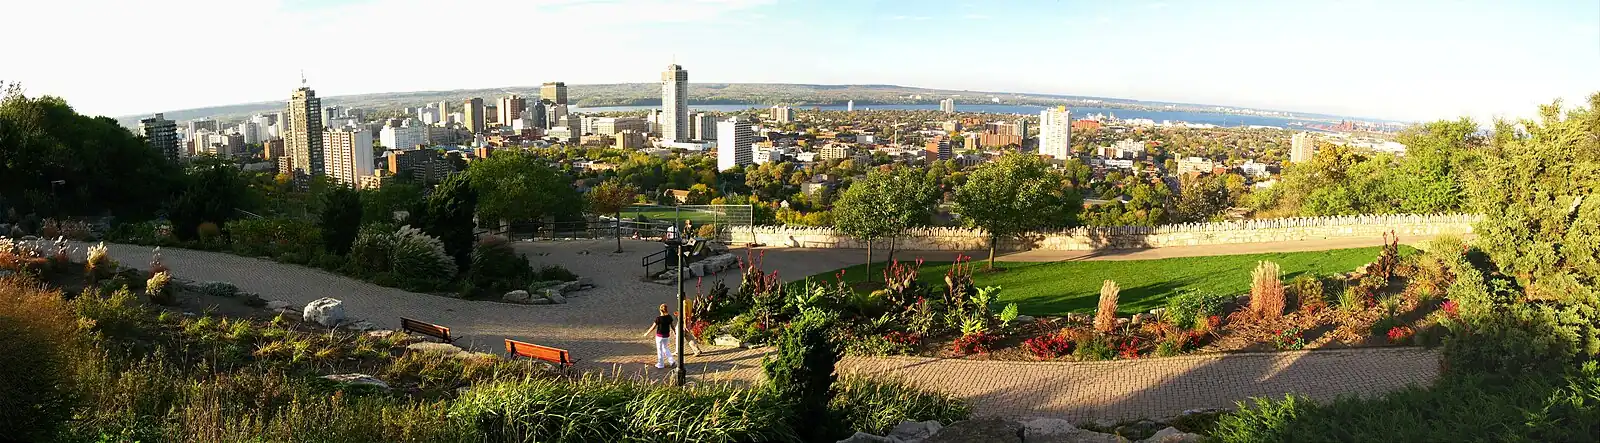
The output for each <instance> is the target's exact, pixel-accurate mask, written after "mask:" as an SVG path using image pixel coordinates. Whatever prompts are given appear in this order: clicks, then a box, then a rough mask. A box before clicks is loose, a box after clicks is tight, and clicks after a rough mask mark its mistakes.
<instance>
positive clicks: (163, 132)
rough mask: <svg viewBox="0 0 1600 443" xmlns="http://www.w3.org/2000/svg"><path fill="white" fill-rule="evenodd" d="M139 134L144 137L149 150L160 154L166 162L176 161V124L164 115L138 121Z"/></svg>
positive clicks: (158, 114)
mask: <svg viewBox="0 0 1600 443" xmlns="http://www.w3.org/2000/svg"><path fill="white" fill-rule="evenodd" d="M139 133H140V134H143V135H144V141H145V143H147V144H149V145H150V149H154V150H155V151H156V152H159V153H161V155H162V156H164V157H166V158H167V160H177V159H178V123H177V122H174V121H172V120H167V117H166V115H164V114H160V113H157V114H156V116H155V117H151V118H147V119H143V120H139Z"/></svg>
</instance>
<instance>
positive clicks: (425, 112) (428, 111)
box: [417, 106, 439, 125]
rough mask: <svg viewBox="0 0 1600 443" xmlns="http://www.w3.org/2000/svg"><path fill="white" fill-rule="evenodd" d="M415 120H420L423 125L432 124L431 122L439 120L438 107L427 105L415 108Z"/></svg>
mask: <svg viewBox="0 0 1600 443" xmlns="http://www.w3.org/2000/svg"><path fill="white" fill-rule="evenodd" d="M417 120H421V121H422V124H424V125H432V124H435V123H438V122H439V109H438V108H434V107H432V106H429V107H426V108H417Z"/></svg>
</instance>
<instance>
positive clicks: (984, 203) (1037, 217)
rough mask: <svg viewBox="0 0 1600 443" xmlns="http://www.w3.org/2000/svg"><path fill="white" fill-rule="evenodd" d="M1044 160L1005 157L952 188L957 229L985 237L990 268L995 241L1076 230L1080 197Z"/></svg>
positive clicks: (1024, 156) (1033, 157)
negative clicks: (1030, 233) (1047, 231)
mask: <svg viewBox="0 0 1600 443" xmlns="http://www.w3.org/2000/svg"><path fill="white" fill-rule="evenodd" d="M1066 183H1068V180H1066V179H1065V178H1064V177H1061V175H1060V174H1058V173H1056V172H1054V171H1052V170H1050V165H1049V164H1048V163H1046V162H1045V161H1044V160H1043V159H1041V158H1039V157H1037V156H1032V155H1025V154H1007V155H1006V156H1004V157H1001V158H1000V159H999V160H996V161H994V162H991V163H987V164H984V165H983V166H979V167H978V168H977V170H975V171H973V173H972V175H971V176H970V177H968V178H967V182H966V183H965V184H962V185H961V187H959V188H956V195H955V203H956V213H958V214H961V219H962V223H964V224H966V225H967V226H971V227H978V228H982V229H983V230H985V231H988V232H989V267H990V268H993V267H994V251H995V246H996V244H997V243H999V241H1000V239H1003V238H1011V237H1015V236H1017V235H1019V234H1022V233H1024V232H1027V231H1029V230H1033V229H1039V228H1057V227H1067V226H1074V225H1077V223H1078V220H1077V215H1078V212H1079V210H1080V209H1081V208H1082V207H1083V197H1082V196H1080V195H1079V194H1078V190H1077V189H1075V188H1072V187H1070V186H1068V185H1066Z"/></svg>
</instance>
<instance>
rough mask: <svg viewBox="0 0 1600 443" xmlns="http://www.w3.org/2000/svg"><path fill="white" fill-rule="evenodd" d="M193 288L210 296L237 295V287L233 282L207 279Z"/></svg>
mask: <svg viewBox="0 0 1600 443" xmlns="http://www.w3.org/2000/svg"><path fill="white" fill-rule="evenodd" d="M195 290H197V291H200V292H201V293H203V294H205V295H209V296H212V297H232V296H235V295H239V287H238V286H234V285H233V283H228V282H221V281H208V282H204V283H200V284H199V285H196V286H195Z"/></svg>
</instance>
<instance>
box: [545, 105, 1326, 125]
mask: <svg viewBox="0 0 1600 443" xmlns="http://www.w3.org/2000/svg"><path fill="white" fill-rule="evenodd" d="M660 108H661V107H660V106H600V107H593V108H583V107H574V108H573V112H618V111H638V110H644V109H660ZM750 108H766V106H760V105H689V112H695V111H716V112H731V111H743V110H747V109H750ZM794 108H795V109H796V110H802V111H804V110H810V109H812V108H820V109H823V110H828V111H843V110H844V105H824V106H795V107H794ZM1044 109H1045V107H1044V106H1035V105H993V104H990V105H957V106H956V110H957V111H961V112H983V113H990V114H1027V115H1033V116H1038V115H1039V112H1040V111H1043V110H1044ZM1068 109H1070V110H1072V116H1073V118H1082V117H1084V116H1087V115H1089V114H1105V115H1107V116H1110V115H1113V114H1115V115H1116V116H1117V118H1121V119H1130V118H1147V119H1150V120H1154V121H1155V122H1156V123H1161V122H1162V121H1163V120H1170V121H1174V122H1180V121H1182V122H1189V123H1205V124H1212V125H1217V126H1276V127H1280V128H1288V127H1289V123H1290V122H1312V121H1313V120H1303V119H1290V118H1283V117H1265V116H1256V115H1235V114H1221V113H1211V112H1190V111H1144V110H1135V109H1113V108H1094V107H1087V106H1078V107H1073V106H1069V107H1068ZM856 110H857V111H866V110H896V111H937V110H939V105H936V104H926V105H860V104H858V105H856Z"/></svg>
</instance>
